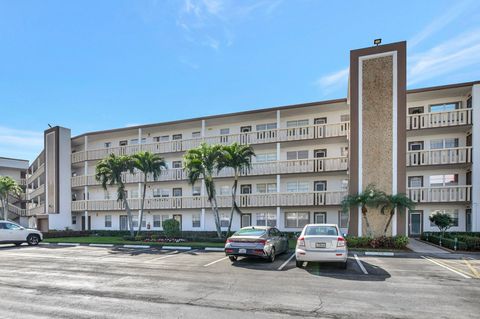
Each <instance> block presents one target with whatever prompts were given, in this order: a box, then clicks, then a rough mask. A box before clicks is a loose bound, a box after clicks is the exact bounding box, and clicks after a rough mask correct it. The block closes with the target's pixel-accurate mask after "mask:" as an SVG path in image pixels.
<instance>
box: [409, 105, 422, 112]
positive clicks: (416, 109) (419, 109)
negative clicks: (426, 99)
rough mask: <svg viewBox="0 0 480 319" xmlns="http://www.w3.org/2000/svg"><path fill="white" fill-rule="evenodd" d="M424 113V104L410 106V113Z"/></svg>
mask: <svg viewBox="0 0 480 319" xmlns="http://www.w3.org/2000/svg"><path fill="white" fill-rule="evenodd" d="M422 113H423V106H417V107H410V108H408V114H422Z"/></svg>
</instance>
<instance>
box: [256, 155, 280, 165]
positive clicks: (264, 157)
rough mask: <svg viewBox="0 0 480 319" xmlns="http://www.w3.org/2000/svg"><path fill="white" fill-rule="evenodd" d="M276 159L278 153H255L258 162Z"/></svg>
mask: <svg viewBox="0 0 480 319" xmlns="http://www.w3.org/2000/svg"><path fill="white" fill-rule="evenodd" d="M276 160H277V153H264V154H256V155H255V162H257V163H263V162H271V161H276Z"/></svg>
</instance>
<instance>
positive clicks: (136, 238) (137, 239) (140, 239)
mask: <svg viewBox="0 0 480 319" xmlns="http://www.w3.org/2000/svg"><path fill="white" fill-rule="evenodd" d="M144 240H145V236H143V235H140V236H135V241H144Z"/></svg>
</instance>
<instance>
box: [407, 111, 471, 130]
mask: <svg viewBox="0 0 480 319" xmlns="http://www.w3.org/2000/svg"><path fill="white" fill-rule="evenodd" d="M467 124H472V109H458V110H453V111H445V112H428V113H420V114H408V115H407V130H417V129H422V128H432V127H446V126H457V125H467Z"/></svg>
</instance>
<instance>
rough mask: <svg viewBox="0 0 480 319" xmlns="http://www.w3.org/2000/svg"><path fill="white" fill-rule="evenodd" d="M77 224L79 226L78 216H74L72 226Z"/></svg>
mask: <svg viewBox="0 0 480 319" xmlns="http://www.w3.org/2000/svg"><path fill="white" fill-rule="evenodd" d="M76 224H77V216H76V215H72V225H76Z"/></svg>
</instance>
